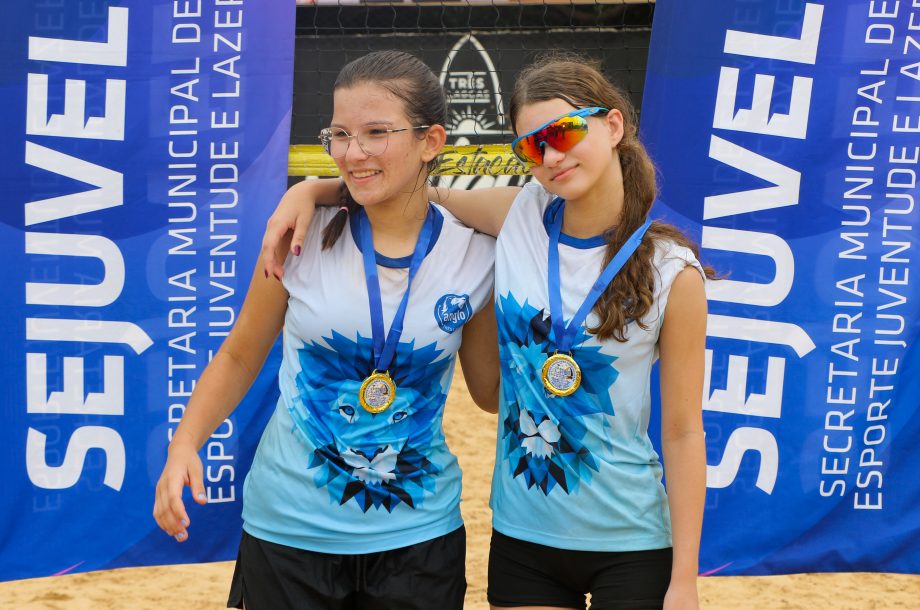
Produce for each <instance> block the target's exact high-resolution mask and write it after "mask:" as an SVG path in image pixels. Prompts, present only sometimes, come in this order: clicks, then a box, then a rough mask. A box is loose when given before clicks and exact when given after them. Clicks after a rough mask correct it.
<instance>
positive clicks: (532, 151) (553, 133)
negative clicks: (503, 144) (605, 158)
mask: <svg viewBox="0 0 920 610" xmlns="http://www.w3.org/2000/svg"><path fill="white" fill-rule="evenodd" d="M605 112H609V110H608V109H607V108H602V107H601V106H592V107H591V108H579V109H578V110H573V111H572V112H569V113H566V114H564V115H562V116H561V117H558V118H556V119H553V120H552V121H550V122H549V123H547V124H546V125H543V126H542V127H540V128H538V129H535V130H533V131H531V132H530V133H526V134H524V135H522V136H521V137H519V138H515V139H514V141H512V142H511V150H512V152H514V156H515V157H517V158H518V159H519V160H520V161H521V163H524V164H525V165H542V163H543V150H544V149H545V148H546V145H547V144H548V145H549V146H552V147H553V148H554V149H555V150H558V151H559V152H568V151H569V150H571V148H572V147H573V146H575V145H576V144H578V143H579V142H581V141H582V140H583V139H584V137H585V135H587V133H588V119H587V117H589V116H591V115H594V114H602V113H605Z"/></svg>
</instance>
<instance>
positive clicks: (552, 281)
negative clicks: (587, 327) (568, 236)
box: [547, 198, 652, 353]
mask: <svg viewBox="0 0 920 610" xmlns="http://www.w3.org/2000/svg"><path fill="white" fill-rule="evenodd" d="M550 205H556V206H557V207H556V210H555V213H554V214H552V215H551V218H550V219H549V226H548V227H547V228H548V230H549V315H550V317H551V318H552V319H553V335H554V336H555V339H556V349H557V350H558V351H560V352H562V353H569V352H570V351H571V349H572V344H573V343H574V342H575V336H576V334H578V329H579V328H581V325H582V323H583V322H584V321H585V319H586V318H587V317H588V314H589V313H590V312H591V309H592V308H593V307H594V304H595V303H596V302H597V299H599V298H600V296H601V294H602V293H603V292H604V290H606V289H607V285H608V284H610V282H611V281H612V280H613V278H614V277H615V276H616V274H617V272H619V271H620V269H621V268H622V267H623V265H625V264H626V261H627V260H628V259H629V257H630V256H632V253H633V252H635V251H636V248H638V247H639V244H640V243H641V242H642V236H643V235H645V232H646V231H647V230H648V228H649V226H651V224H652V220H651V219H648V220H646V221H645V224H643V225H642V226H641V227H639V228H638V229H636V230H635V232H634V233H633V234H632V235H630V236H629V239H628V240H626V243H625V244H623V247H622V248H620V250H619V252H617V253H616V256H614V257H613V259H611V261H610V262H609V263H607V266H606V267H605V268H604V270H603V271H602V272H601V275H600V277H598V278H597V281H596V282H594V286H592V287H591V291H590V292H588V296H587V297H585V300H584V302H583V303H582V304H581V307H579V308H578V311H577V312H575V316H574V317H573V318H572V319H571V320H570V321H569V323H568V325H566V324H565V320H564V319H563V309H562V284H561V282H560V279H559V236H560V235H561V234H562V217H563V212H564V211H565V201H564V200H562V199H559V198H557V199H556V201H554V202H553V203H552V204H550Z"/></svg>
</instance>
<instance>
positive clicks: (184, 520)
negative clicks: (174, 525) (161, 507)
mask: <svg viewBox="0 0 920 610" xmlns="http://www.w3.org/2000/svg"><path fill="white" fill-rule="evenodd" d="M182 527H188V519H183V520H182Z"/></svg>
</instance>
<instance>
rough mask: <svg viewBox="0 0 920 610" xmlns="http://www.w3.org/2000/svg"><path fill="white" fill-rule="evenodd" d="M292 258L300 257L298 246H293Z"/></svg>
mask: <svg viewBox="0 0 920 610" xmlns="http://www.w3.org/2000/svg"><path fill="white" fill-rule="evenodd" d="M294 256H300V246H294Z"/></svg>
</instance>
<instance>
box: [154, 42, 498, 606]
mask: <svg viewBox="0 0 920 610" xmlns="http://www.w3.org/2000/svg"><path fill="white" fill-rule="evenodd" d="M333 97H334V112H333V117H332V124H331V126H330V127H329V128H328V129H324V130H323V132H322V134H321V140H322V141H323V144H324V146H325V148H326V151H327V152H328V153H329V154H330V155H331V156H332V157H333V158H334V159H335V162H336V165H337V166H338V168H339V170H340V172H341V174H342V176H344V182H343V184H342V186H341V188H337V189H336V190H337V196H338V203H339V207H334V208H326V209H323V210H321V211H320V212H318V213H317V215H316V220H317V222H315V223H313V225H312V226H311V227H310V230H309V231H308V232H307V234H306V235H305V237H304V239H303V240H302V241H298V243H297V244H295V245H294V248H293V250H294V251H295V252H296V253H297V255H298V256H292V257H289V258H288V260H287V261H286V262H285V266H284V282H283V283H278V282H276V281H275V280H274V279H269V278H268V274H267V273H266V274H265V275H264V276H263V274H262V271H261V267H262V266H264V264H265V261H264V260H262V261H261V262H260V264H259V266H258V271H257V273H256V276H255V277H254V278H253V279H252V282H251V284H250V288H249V292H248V293H247V296H246V300H245V302H244V304H243V308H242V311H241V312H240V315H239V318H238V320H237V322H236V325H235V326H234V328H233V330H232V332H231V333H230V335H229V336H228V338H227V340H226V341H225V342H224V344H223V345H222V347H221V349H220V351H219V352H218V354H217V355H216V356H215V357H214V359H213V360H212V361H211V363H210V364H209V365H208V367H207V369H206V370H205V371H204V373H203V374H202V376H201V379H200V380H199V382H198V384H197V385H196V386H195V390H194V392H193V394H192V397H191V399H190V401H189V403H188V408H187V410H186V412H185V414H184V416H183V418H182V422H181V424H180V425H179V427H178V429H177V431H176V433H175V435H174V437H173V439H172V442H171V443H170V446H169V457H168V460H167V463H166V465H165V467H164V469H163V474H162V475H161V477H160V481H159V483H158V485H157V492H156V501H155V505H154V516H155V517H156V520H157V523H158V524H159V525H160V527H161V528H162V529H163V530H165V531H166V532H167V533H168V534H169V535H171V536H174V537H175V538H176V539H177V540H178V541H179V542H184V541H186V540H187V539H188V538H189V532H190V531H192V530H190V523H189V518H188V513H187V512H186V510H185V507H184V505H183V503H182V490H183V487H184V486H186V485H188V486H189V487H191V491H192V494H193V496H194V497H195V499H196V501H198V502H199V503H202V504H204V503H205V495H204V487H203V485H202V464H201V460H200V459H199V457H198V455H197V451H198V450H199V449H200V448H201V446H202V445H203V443H204V442H205V441H206V440H207V438H208V436H209V435H210V434H211V433H212V432H213V431H214V430H215V429H216V428H217V426H218V425H219V424H220V423H221V422H223V421H224V419H225V418H226V417H227V416H228V415H229V414H230V412H231V411H232V410H233V408H234V407H235V405H236V404H237V403H238V402H239V400H240V399H241V398H242V397H243V395H244V393H245V392H246V389H247V388H248V387H249V385H250V384H251V382H252V381H253V380H254V378H255V376H256V373H257V372H258V370H259V368H260V367H261V366H262V363H263V362H264V360H265V357H266V356H267V354H268V352H269V350H270V348H271V346H272V344H273V343H274V342H275V339H276V338H277V336H278V333H279V332H283V339H284V347H283V360H282V363H281V369H280V371H279V374H278V376H279V386H280V389H281V396H280V399H279V401H278V405H277V408H276V410H275V411H274V414H273V415H272V417H271V420H270V421H269V423H268V425H267V427H266V429H265V431H264V433H263V435H262V438H261V441H260V443H259V447H258V450H257V451H256V455H255V458H254V461H253V464H252V468H251V469H250V471H249V474H248V475H247V477H246V481H245V485H244V491H243V521H244V523H243V530H244V533H243V538H242V541H241V543H240V551H239V557H238V559H237V564H236V571H235V574H234V577H233V583H232V587H231V593H230V599H229V602H228V606H229V607H237V608H242V607H244V605H245V607H246V608H251V609H252V608H254V609H258V608H271V609H273V610H276V609H285V608H311V609H314V608H315V609H319V610H338V609H348V610H388V609H392V610H407V609H409V610H412V609H418V610H422V609H425V610H427V609H430V608H439V609H441V608H446V609H451V610H460V609H461V608H462V607H463V599H464V594H465V590H466V580H465V570H464V563H465V553H466V534H465V530H464V528H463V522H462V520H461V516H460V506H459V505H460V468H459V466H458V464H457V460H456V458H455V457H454V455H453V454H452V453H451V452H450V450H449V449H448V447H447V445H446V444H445V439H444V432H443V430H442V426H441V420H442V415H443V411H444V403H445V400H446V397H447V392H448V388H449V386H450V383H451V379H452V375H453V368H454V364H455V362H456V356H457V355H458V354H459V357H460V360H461V363H462V365H463V368H464V371H465V373H466V379H467V382H468V386H469V390H470V393H471V395H472V397H473V399H474V401H475V402H476V403H477V404H478V405H479V406H480V407H482V408H483V409H485V410H488V411H491V412H493V413H494V412H495V410H496V409H497V402H498V379H499V364H498V349H497V337H496V326H495V315H494V310H493V308H492V307H491V304H492V285H493V277H492V275H493V265H494V251H495V248H494V240H493V239H492V238H491V237H488V236H485V235H482V234H480V233H476V232H474V231H473V230H472V229H469V228H468V227H466V226H464V225H462V224H461V223H460V222H459V221H458V220H457V219H456V218H455V217H454V216H452V215H451V214H450V213H449V212H448V211H446V210H445V209H443V208H441V207H439V206H437V205H434V204H432V203H430V202H429V200H428V197H427V193H426V188H425V184H426V180H427V176H428V173H429V172H430V170H431V168H432V166H433V164H434V162H435V160H436V158H437V156H438V154H439V153H440V152H441V149H442V148H443V146H444V142H445V140H446V132H445V129H444V124H445V122H446V120H447V110H446V101H445V98H444V93H443V89H442V87H441V85H440V83H439V82H438V79H437V77H436V76H435V75H434V74H433V73H432V72H431V70H430V69H429V68H428V67H426V66H425V65H424V64H423V63H422V62H420V61H419V60H418V59H416V58H415V57H413V56H411V55H408V54H406V53H401V52H376V53H371V54H369V55H366V56H364V57H362V58H360V59H358V60H356V61H353V62H351V63H350V64H348V65H347V66H345V67H344V68H343V69H342V71H341V72H340V73H339V76H338V79H337V80H336V83H335V87H334V95H333ZM286 245H287V244H285V246H286Z"/></svg>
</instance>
